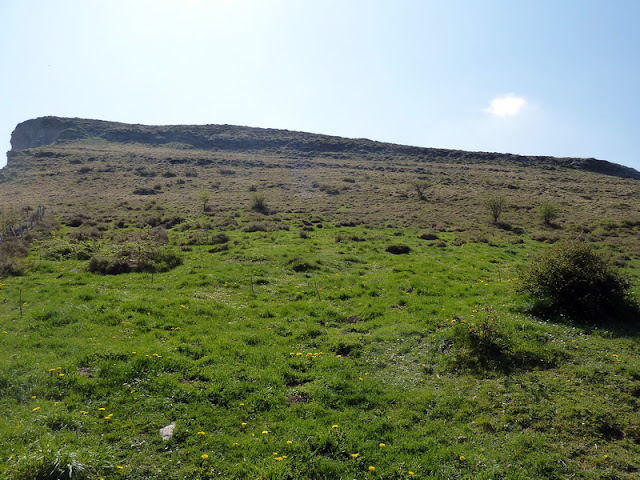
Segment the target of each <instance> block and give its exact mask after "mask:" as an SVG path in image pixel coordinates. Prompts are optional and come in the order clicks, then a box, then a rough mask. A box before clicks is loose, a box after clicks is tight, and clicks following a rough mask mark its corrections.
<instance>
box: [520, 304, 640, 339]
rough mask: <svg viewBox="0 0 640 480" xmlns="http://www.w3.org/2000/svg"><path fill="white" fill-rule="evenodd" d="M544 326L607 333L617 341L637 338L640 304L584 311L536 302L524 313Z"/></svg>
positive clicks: (639, 329) (639, 326)
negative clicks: (603, 330)
mask: <svg viewBox="0 0 640 480" xmlns="http://www.w3.org/2000/svg"><path fill="white" fill-rule="evenodd" d="M522 313H527V314H530V315H533V316H534V317H537V318H538V319H540V320H543V321H545V322H552V323H556V324H563V325H570V326H573V327H578V328H583V329H586V330H601V329H606V330H608V331H610V332H612V333H613V334H614V335H615V336H618V337H632V338H640V303H638V302H637V301H634V300H629V301H627V302H620V303H619V304H618V305H615V306H608V307H606V308H596V307H591V308H590V309H585V310H567V309H561V308H559V307H557V306H555V305H553V304H552V303H551V302H549V301H546V300H538V301H536V302H534V303H533V304H531V305H530V307H529V308H526V309H523V310H522Z"/></svg>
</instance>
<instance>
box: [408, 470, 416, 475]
mask: <svg viewBox="0 0 640 480" xmlns="http://www.w3.org/2000/svg"><path fill="white" fill-rule="evenodd" d="M407 473H408V474H409V475H415V473H413V472H412V471H411V470H409V471H408V472H407Z"/></svg>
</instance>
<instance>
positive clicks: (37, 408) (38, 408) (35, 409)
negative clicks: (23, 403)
mask: <svg viewBox="0 0 640 480" xmlns="http://www.w3.org/2000/svg"><path fill="white" fill-rule="evenodd" d="M38 410H40V407H35V408H34V409H33V410H31V411H32V412H37V411H38Z"/></svg>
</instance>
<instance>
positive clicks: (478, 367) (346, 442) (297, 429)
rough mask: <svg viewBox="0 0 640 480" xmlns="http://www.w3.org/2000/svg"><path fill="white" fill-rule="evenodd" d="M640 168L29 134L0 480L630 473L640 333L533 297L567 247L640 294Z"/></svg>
mask: <svg viewBox="0 0 640 480" xmlns="http://www.w3.org/2000/svg"><path fill="white" fill-rule="evenodd" d="M639 177H640V174H638V172H636V171H635V170H632V169H629V168H626V167H622V166H619V165H615V164H611V163H608V162H604V161H599V160H594V159H556V158H552V157H522V156H517V155H507V154H497V153H482V152H480V153H477V152H476V153H474V152H462V151H454V150H441V149H427V148H418V147H408V146H401V145H391V144H385V143H379V142H373V141H370V140H363V139H343V138H339V137H330V136H325V135H315V134H308V133H301V132H289V131H283V130H270V129H253V128H248V127H233V126H219V125H211V126H167V127H151V126H140V125H126V124H118V123H111V122H101V121H96V120H82V119H63V118H57V117H45V118H41V119H35V120H29V121H27V122H24V123H22V124H20V125H18V127H17V128H16V130H15V131H14V133H13V135H12V150H11V151H10V152H9V153H8V164H7V167H6V168H4V169H2V170H0V199H2V200H1V202H2V203H1V204H0V208H1V209H2V210H1V213H2V216H1V217H0V220H1V222H0V227H1V228H0V234H2V236H3V241H2V242H0V253H1V254H2V257H0V272H2V277H1V278H0V332H1V333H0V351H2V352H3V355H2V356H1V358H0V406H1V407H2V411H3V421H2V422H0V476H2V477H3V478H5V477H6V478H10V479H28V478H42V479H49V478H51V479H53V478H99V477H103V478H105V479H107V478H109V479H112V478H116V479H117V478H121V479H125V478H126V479H149V478H158V479H165V478H168V479H170V478H175V479H182V478H194V479H195V478H202V479H204V478H273V479H282V478H291V479H294V478H299V479H302V478H327V479H336V478H438V479H440V478H469V479H471V478H473V479H478V478H480V479H481V478H486V479H489V478H491V479H495V478H506V479H517V478H523V479H524V478H569V477H572V478H584V479H596V478H621V479H631V478H638V474H639V473H638V469H639V468H640V461H639V460H638V459H639V458H640V420H639V418H640V417H639V415H638V409H639V402H640V400H639V398H640V359H639V358H640V357H639V356H638V353H639V352H640V344H639V342H638V333H639V330H638V322H637V320H638V319H637V318H633V317H632V318H626V319H625V320H624V321H623V319H622V318H617V317H616V314H615V313H614V312H613V310H612V311H611V313H609V312H607V311H606V310H605V311H603V312H599V313H598V314H594V315H586V316H579V315H578V316H576V315H573V316H572V317H568V316H567V315H566V312H562V311H558V310H554V309H549V308H546V309H541V308H539V304H537V303H536V302H535V301H534V299H532V298H530V297H528V296H526V295H524V294H522V293H519V290H518V289H517V288H516V287H517V285H518V284H519V279H520V277H521V276H522V274H521V271H522V269H523V268H525V267H527V266H528V265H530V264H531V262H532V261H534V260H533V259H534V258H536V256H537V255H538V254H540V253H542V252H545V251H547V250H549V249H550V248H553V245H555V244H559V243H562V241H563V240H564V239H576V238H578V239H579V242H581V243H583V244H586V245H589V246H590V247H591V248H592V249H593V250H594V251H596V252H598V253H599V254H600V255H602V256H603V257H604V258H607V259H609V261H610V262H611V264H613V265H615V266H616V267H617V268H619V269H620V271H621V272H623V273H624V274H625V275H627V276H628V277H629V278H630V279H631V280H632V283H633V285H634V286H633V287H632V289H631V292H632V294H633V295H634V296H635V297H636V298H639V296H640V291H639V289H638V284H639V282H638V280H639V277H640V274H639V271H638V267H639V266H640V245H639V244H638V235H639V233H640V199H639V198H638V195H637V192H638V186H639V185H638V179H639ZM490 198H499V199H501V200H502V201H503V202H504V211H503V212H502V213H501V214H500V215H499V216H498V218H497V219H495V218H493V217H492V215H491V212H490V210H489V208H488V207H487V202H488V200H489V199H490ZM39 206H40V207H39ZM43 206H44V211H43V209H42V207H43ZM543 206H545V207H547V208H548V207H553V208H552V210H553V211H555V212H556V216H553V215H552V216H551V218H547V221H546V222H545V221H544V220H543V219H542V218H541V215H540V210H541V207H543ZM42 214H43V215H42ZM29 219H31V221H29ZM494 220H495V221H494ZM18 225H22V226H23V229H22V233H20V230H19V227H18ZM9 227H11V228H12V229H13V230H7V228H9ZM17 237H20V238H19V239H18V238H17ZM23 238H24V240H23ZM170 426H172V427H170ZM165 427H170V428H168V429H166V430H165V433H166V432H167V431H169V430H172V436H171V437H170V438H163V436H162V435H161V429H163V428H165ZM165 436H167V437H168V434H167V435H165ZM64 472H66V473H64ZM65 475H66V476H65Z"/></svg>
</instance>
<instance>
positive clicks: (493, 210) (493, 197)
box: [482, 193, 507, 224]
mask: <svg viewBox="0 0 640 480" xmlns="http://www.w3.org/2000/svg"><path fill="white" fill-rule="evenodd" d="M482 203H483V205H484V207H485V209H486V210H487V212H488V213H489V215H490V216H491V219H492V220H493V223H494V224H495V223H498V220H499V219H500V215H502V212H503V211H504V209H505V207H506V205H507V200H506V198H505V196H504V195H502V194H501V193H490V194H488V195H486V196H485V197H484V200H483V202H482Z"/></svg>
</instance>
